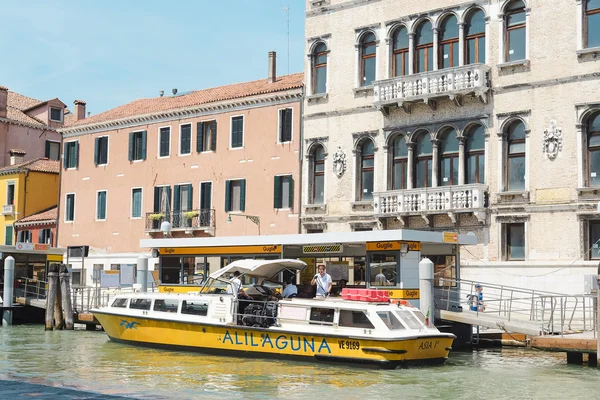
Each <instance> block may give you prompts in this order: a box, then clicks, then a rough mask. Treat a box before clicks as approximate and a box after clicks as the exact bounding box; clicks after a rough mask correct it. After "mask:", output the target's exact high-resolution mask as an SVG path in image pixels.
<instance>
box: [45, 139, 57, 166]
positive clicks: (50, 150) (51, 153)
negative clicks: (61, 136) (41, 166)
mask: <svg viewBox="0 0 600 400" xmlns="http://www.w3.org/2000/svg"><path fill="white" fill-rule="evenodd" d="M44 157H46V158H47V159H49V160H56V161H58V160H60V142H53V141H51V140H46V152H45V153H44Z"/></svg>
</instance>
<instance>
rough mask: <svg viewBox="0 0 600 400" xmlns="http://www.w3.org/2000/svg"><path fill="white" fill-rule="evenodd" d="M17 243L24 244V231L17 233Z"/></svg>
mask: <svg viewBox="0 0 600 400" xmlns="http://www.w3.org/2000/svg"><path fill="white" fill-rule="evenodd" d="M7 233H8V232H7ZM7 236H8V235H7ZM17 243H23V231H19V232H17Z"/></svg>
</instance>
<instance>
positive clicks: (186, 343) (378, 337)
mask: <svg viewBox="0 0 600 400" xmlns="http://www.w3.org/2000/svg"><path fill="white" fill-rule="evenodd" d="M305 266H306V264H305V263H304V262H302V261H299V260H281V259H280V260H240V261H236V262H233V263H231V264H229V265H228V266H227V267H226V268H223V269H221V270H219V271H218V272H216V273H214V274H212V275H211V276H210V278H209V279H208V280H207V283H206V284H205V285H204V287H203V288H202V290H201V291H200V292H197V293H188V294H176V293H160V292H159V293H133V294H122V295H118V296H116V297H115V299H114V300H113V301H112V303H111V304H110V306H108V307H103V308H100V309H95V310H92V312H93V314H94V316H95V317H96V318H97V319H98V321H99V322H100V323H101V324H102V327H103V328H104V330H105V332H106V333H107V334H108V336H109V338H110V339H112V340H114V341H117V342H122V343H128V344H133V345H141V346H150V347H156V348H165V349H174V350H192V351H199V352H205V353H213V354H227V355H235V356H252V357H275V358H283V359H293V358H296V359H305V360H316V361H323V362H341V363H346V364H371V365H377V366H380V367H384V368H395V367H397V366H402V365H405V364H411V363H442V362H444V360H446V359H447V357H448V353H449V352H450V350H451V346H452V342H453V340H454V338H455V336H454V335H452V334H449V333H441V332H440V331H438V330H437V328H435V327H434V326H431V325H430V324H429V323H428V321H427V320H426V318H425V317H424V316H423V314H422V313H421V312H420V311H419V310H418V309H416V308H413V307H411V306H409V305H406V304H393V303H391V302H390V301H389V300H388V299H379V300H376V301H354V300H346V299H343V298H333V297H329V298H326V299H319V298H314V299H301V298H297V297H295V298H292V299H276V298H275V297H274V296H272V295H271V290H270V289H269V287H268V284H266V283H267V281H268V280H272V279H275V278H276V277H277V276H279V274H280V273H281V272H282V271H283V270H286V269H287V270H290V271H293V272H298V271H301V270H302V269H303V268H304V267H305ZM235 271H239V272H240V274H241V276H247V277H254V278H257V279H258V282H260V284H256V285H253V286H251V287H250V288H249V289H248V290H247V292H248V293H249V294H251V295H252V296H253V298H254V301H248V300H242V299H241V298H238V296H237V294H236V295H235V296H234V295H233V294H230V293H227V292H226V289H227V287H230V288H233V287H234V285H233V284H232V283H231V281H230V280H228V279H225V278H224V277H225V276H228V275H230V274H232V273H233V272H235ZM224 289H225V290H224ZM230 292H233V290H230ZM366 300H370V299H366Z"/></svg>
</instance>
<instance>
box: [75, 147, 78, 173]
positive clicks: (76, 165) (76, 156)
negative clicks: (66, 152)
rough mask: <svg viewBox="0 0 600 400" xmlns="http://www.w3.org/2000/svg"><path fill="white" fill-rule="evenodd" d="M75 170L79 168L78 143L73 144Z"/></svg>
mask: <svg viewBox="0 0 600 400" xmlns="http://www.w3.org/2000/svg"><path fill="white" fill-rule="evenodd" d="M75 168H79V142H75Z"/></svg>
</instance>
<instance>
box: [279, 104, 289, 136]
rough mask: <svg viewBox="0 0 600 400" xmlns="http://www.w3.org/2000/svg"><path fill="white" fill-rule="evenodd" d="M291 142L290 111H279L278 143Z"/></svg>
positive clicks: (287, 109)
mask: <svg viewBox="0 0 600 400" xmlns="http://www.w3.org/2000/svg"><path fill="white" fill-rule="evenodd" d="M291 141H292V109H291V108H284V109H283V110H279V142H280V143H285V142H291Z"/></svg>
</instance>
